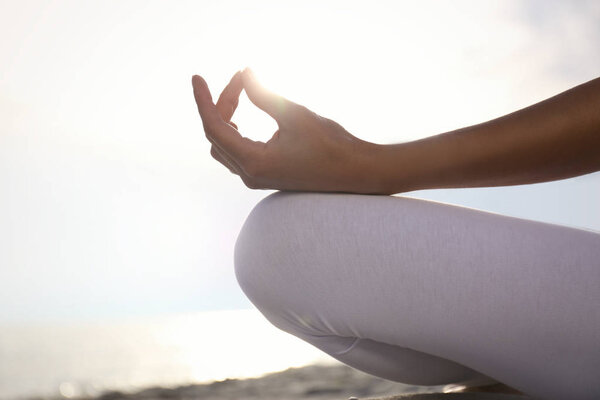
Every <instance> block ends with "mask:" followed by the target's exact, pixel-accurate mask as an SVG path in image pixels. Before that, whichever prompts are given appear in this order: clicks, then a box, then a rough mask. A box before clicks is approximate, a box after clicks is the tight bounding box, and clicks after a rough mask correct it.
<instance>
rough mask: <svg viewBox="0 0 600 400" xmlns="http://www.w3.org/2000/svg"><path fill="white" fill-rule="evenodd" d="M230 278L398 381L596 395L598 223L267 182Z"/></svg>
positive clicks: (346, 357)
mask: <svg viewBox="0 0 600 400" xmlns="http://www.w3.org/2000/svg"><path fill="white" fill-rule="evenodd" d="M235 268H236V276H237V279H238V282H239V284H240V286H241V287H242V289H243V290H244V292H245V293H246V295H247V296H248V297H249V299H250V300H251V301H252V302H253V303H254V304H255V305H256V307H257V308H258V309H259V310H260V311H261V312H262V313H263V315H264V316H265V317H266V318H267V319H268V320H269V321H271V322H272V323H273V324H274V325H275V326H277V327H279V328H280V329H282V330H284V331H286V332H289V333H291V334H293V335H295V336H297V337H299V338H301V339H303V340H305V341H307V342H309V343H311V344H313V345H314V346H316V347H318V348H319V349H321V350H323V351H325V352H326V353H328V354H330V355H331V356H332V357H334V358H337V359H338V360H340V361H342V362H344V363H346V364H348V365H350V366H352V367H354V368H356V369H359V370H362V371H365V372H367V373H370V374H373V375H376V376H379V377H382V378H385V379H389V380H393V381H398V382H403V383H410V384H418V385H439V384H448V383H457V384H465V385H480V384H486V383H493V382H495V381H499V382H502V383H505V384H507V385H509V386H511V387H514V388H516V389H518V390H520V391H522V392H524V393H526V394H530V395H532V396H538V397H540V398H547V399H564V398H571V399H592V398H596V397H597V396H599V395H600V384H599V382H600V289H598V288H600V235H599V234H597V233H594V232H589V231H583V230H578V229H572V228H567V227H563V226H556V225H551V224H545V223H539V222H534V221H527V220H522V219H518V218H512V217H506V216H501V215H497V214H492V213H486V212H481V211H477V210H472V209H468V208H463V207H456V206H451V205H447V204H441V203H435V202H430V201H424V200H416V199H410V198H402V197H390V196H364V195H351V194H323V193H285V192H278V193H275V194H273V195H270V196H268V197H267V198H266V199H264V200H262V201H261V202H260V203H259V204H258V205H257V206H256V207H255V209H254V210H253V211H252V213H251V214H250V216H249V217H248V219H247V221H246V223H245V224H244V227H243V228H242V231H241V233H240V236H239V238H238V241H237V243H236V249H235Z"/></svg>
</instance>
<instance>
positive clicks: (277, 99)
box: [192, 69, 381, 193]
mask: <svg viewBox="0 0 600 400" xmlns="http://www.w3.org/2000/svg"><path fill="white" fill-rule="evenodd" d="M192 84H193V86H194V97H195V99H196V104H197V105H198V111H199V112H200V116H201V118H202V122H203V124H204V131H205V133H206V137H207V138H208V140H209V141H210V142H211V143H212V148H211V154H212V156H213V157H214V158H215V159H217V160H218V161H220V162H221V163H222V164H223V165H225V166H226V167H227V168H229V170H230V171H231V172H233V173H235V174H237V175H239V176H240V177H241V178H242V180H243V181H244V183H245V184H246V186H248V187H249V188H252V189H279V190H301V191H322V192H352V193H380V192H381V187H380V183H379V182H378V181H379V176H380V175H379V174H377V173H376V172H375V171H373V169H374V166H375V165H376V160H375V157H377V151H378V148H379V146H378V145H375V144H373V143H369V142H365V141H363V140H360V139H358V138H356V137H355V136H353V135H351V134H350V133H348V132H347V131H346V130H345V129H344V128H342V127H341V126H340V125H339V124H337V123H336V122H334V121H331V120H329V119H326V118H323V117H321V116H319V115H317V114H315V113H314V112H312V111H310V110H308V109H307V108H305V107H303V106H300V105H298V104H295V103H293V102H291V101H289V100H287V99H285V98H283V97H281V96H278V95H276V94H274V93H271V92H269V91H268V90H266V89H265V88H263V87H262V86H261V85H260V83H259V82H258V81H257V80H256V78H255V77H254V74H253V73H252V72H251V71H250V70H249V69H246V70H244V71H243V72H238V73H236V74H235V75H234V76H233V78H232V79H231V82H229V84H228V85H227V87H226V88H225V89H224V90H223V93H222V94H221V96H220V97H219V100H218V101H217V104H216V105H215V104H214V103H213V101H212V98H211V95H210V91H209V89H208V86H207V85H206V82H205V81H204V79H202V78H201V77H200V76H197V75H195V76H194V77H193V78H192ZM242 89H244V90H245V91H246V93H247V95H248V97H249V98H250V100H251V101H252V103H254V104H255V105H256V106H257V107H258V108H260V109H261V110H263V111H265V112H266V113H267V114H269V115H270V116H271V117H273V119H275V121H276V122H277V125H278V128H279V129H278V130H277V131H276V132H275V133H274V134H273V137H272V138H271V139H270V140H269V141H268V142H266V143H263V142H257V141H253V140H250V139H248V138H245V137H242V136H241V135H240V133H239V132H238V130H237V127H236V125H235V124H234V123H232V122H230V120H231V117H232V115H233V113H234V112H235V109H236V107H237V104H238V98H239V95H240V93H241V91H242Z"/></svg>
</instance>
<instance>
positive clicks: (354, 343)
mask: <svg viewBox="0 0 600 400" xmlns="http://www.w3.org/2000/svg"><path fill="white" fill-rule="evenodd" d="M359 340H360V338H356V339H354V342H352V344H351V345H350V346H349V347H348V348H347V349H346V350H342V351H337V352H335V353H334V354H335V355H337V356H339V355H342V354H346V353H347V352H349V351H350V350H352V349H353V348H355V347H356V345H357V344H358V341H359Z"/></svg>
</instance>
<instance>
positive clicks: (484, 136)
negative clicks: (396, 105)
mask: <svg viewBox="0 0 600 400" xmlns="http://www.w3.org/2000/svg"><path fill="white" fill-rule="evenodd" d="M379 152H380V156H379V160H380V166H381V171H382V172H381V173H382V174H383V176H384V181H383V185H384V187H385V188H384V190H383V191H384V192H388V193H397V192H402V191H408V190H416V189H432V188H459V187H478V186H505V185H520V184H526V183H536V182H544V181H552V180H557V179H563V178H569V177H573V176H577V175H583V174H587V173H590V172H595V171H598V170H600V78H597V79H594V80H592V81H590V82H587V83H584V84H582V85H579V86H577V87H575V88H572V89H570V90H567V91H566V92H563V93H561V94H559V95H557V96H554V97H552V98H550V99H547V100H544V101H542V102H539V103H537V104H534V105H532V106H530V107H527V108H525V109H522V110H519V111H516V112H514V113H512V114H508V115H506V116H503V117H500V118H497V119H494V120H492V121H489V122H485V123H482V124H478V125H474V126H470V127H467V128H463V129H458V130H456V131H452V132H447V133H443V134H440V135H436V136H431V137H428V138H425V139H421V140H417V141H414V142H410V143H403V144H397V145H388V146H383V147H382V148H380V149H379ZM386 171H387V172H386ZM394 171H395V172H396V173H395V174H394Z"/></svg>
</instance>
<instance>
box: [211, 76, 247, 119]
mask: <svg viewBox="0 0 600 400" xmlns="http://www.w3.org/2000/svg"><path fill="white" fill-rule="evenodd" d="M243 87H244V85H243V81H242V73H241V71H238V72H236V73H235V75H233V77H232V78H231V81H230V82H229V83H228V84H227V86H225V89H223V92H221V95H220V96H219V100H217V110H219V114H221V118H223V121H225V122H229V121H231V117H232V116H233V113H234V112H235V110H236V108H237V106H238V101H239V97H240V94H241V93H242V89H243Z"/></svg>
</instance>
